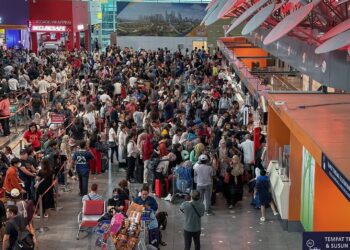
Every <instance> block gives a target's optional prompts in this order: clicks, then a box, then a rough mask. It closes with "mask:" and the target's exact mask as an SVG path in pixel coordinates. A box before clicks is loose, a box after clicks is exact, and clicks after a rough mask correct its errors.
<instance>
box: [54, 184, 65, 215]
mask: <svg viewBox="0 0 350 250" xmlns="http://www.w3.org/2000/svg"><path fill="white" fill-rule="evenodd" d="M56 180H57V179H56ZM55 186H56V191H55V196H56V209H55V210H56V211H60V210H61V209H62V208H63V207H59V206H58V180H57V181H56V184H55Z"/></svg>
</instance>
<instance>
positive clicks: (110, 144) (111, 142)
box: [108, 141, 117, 148]
mask: <svg viewBox="0 0 350 250" xmlns="http://www.w3.org/2000/svg"><path fill="white" fill-rule="evenodd" d="M116 146H117V144H116V143H115V141H109V142H108V147H109V148H115V147H116Z"/></svg>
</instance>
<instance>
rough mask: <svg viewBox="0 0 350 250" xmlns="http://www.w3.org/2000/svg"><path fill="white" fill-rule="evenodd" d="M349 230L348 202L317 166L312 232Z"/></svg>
mask: <svg viewBox="0 0 350 250" xmlns="http://www.w3.org/2000/svg"><path fill="white" fill-rule="evenodd" d="M349 230H350V202H349V201H348V200H347V199H346V198H345V197H344V195H343V194H342V193H341V192H340V191H339V189H338V188H337V187H336V186H335V185H334V184H333V182H332V181H331V180H330V179H329V177H328V176H327V175H326V173H325V172H324V171H323V170H322V168H321V167H320V166H319V164H316V169H315V201H314V231H346V232H348V231H349Z"/></svg>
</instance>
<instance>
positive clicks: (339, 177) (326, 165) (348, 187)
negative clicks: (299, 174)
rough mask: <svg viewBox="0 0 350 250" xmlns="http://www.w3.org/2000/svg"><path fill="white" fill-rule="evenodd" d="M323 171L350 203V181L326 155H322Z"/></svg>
mask: <svg viewBox="0 0 350 250" xmlns="http://www.w3.org/2000/svg"><path fill="white" fill-rule="evenodd" d="M322 169H323V171H325V172H326V174H327V175H328V177H329V178H330V179H331V180H332V181H333V183H334V184H335V185H336V186H337V187H338V189H339V190H340V191H341V192H342V193H343V195H344V196H345V197H346V198H347V199H348V201H350V181H349V180H348V178H346V177H345V176H344V175H343V174H342V173H341V172H340V171H339V170H338V169H337V168H336V166H335V165H334V164H333V163H332V162H331V161H330V160H329V159H328V158H327V156H326V155H325V154H322Z"/></svg>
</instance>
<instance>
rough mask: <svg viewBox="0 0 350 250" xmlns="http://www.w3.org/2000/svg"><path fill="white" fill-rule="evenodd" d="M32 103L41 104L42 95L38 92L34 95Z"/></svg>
mask: <svg viewBox="0 0 350 250" xmlns="http://www.w3.org/2000/svg"><path fill="white" fill-rule="evenodd" d="M32 104H35V105H38V106H39V105H40V104H41V96H40V95H39V94H38V95H36V94H35V95H33V96H32Z"/></svg>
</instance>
